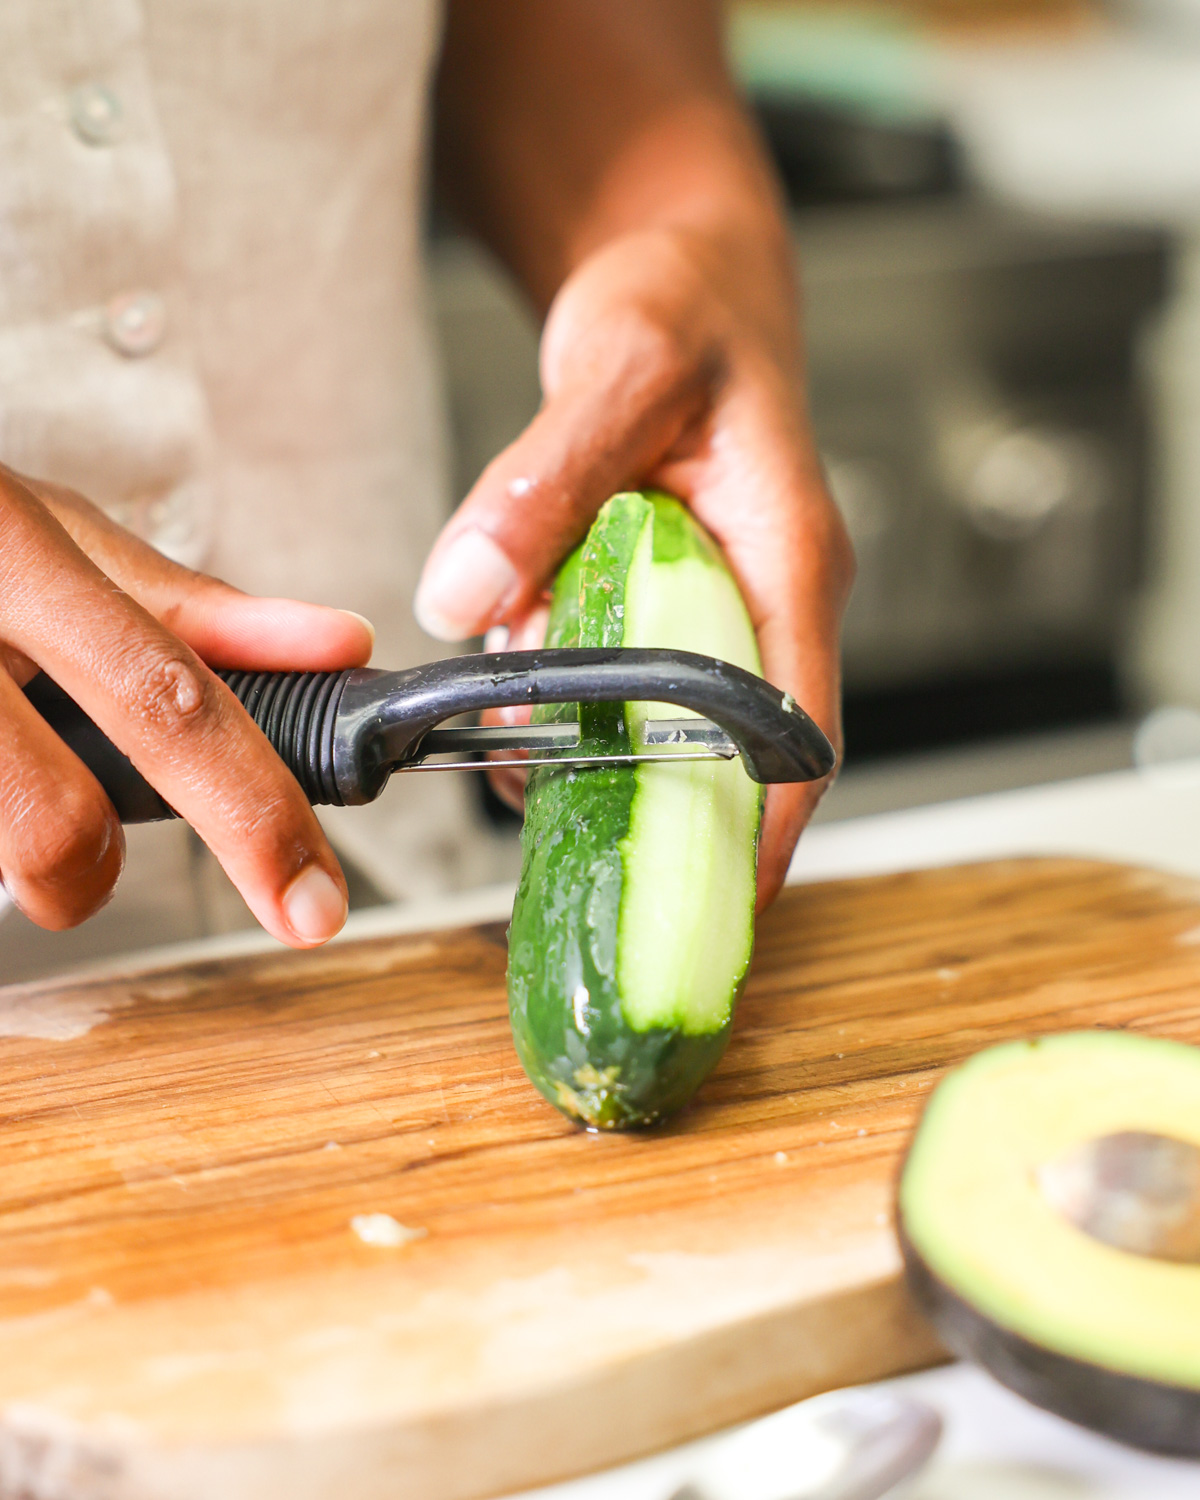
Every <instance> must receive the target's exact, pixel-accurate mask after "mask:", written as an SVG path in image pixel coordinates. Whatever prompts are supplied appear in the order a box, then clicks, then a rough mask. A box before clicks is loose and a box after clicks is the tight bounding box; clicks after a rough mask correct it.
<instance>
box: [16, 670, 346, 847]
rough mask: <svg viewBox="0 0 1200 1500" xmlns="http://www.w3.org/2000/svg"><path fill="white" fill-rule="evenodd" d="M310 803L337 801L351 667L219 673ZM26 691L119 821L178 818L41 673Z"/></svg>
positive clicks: (67, 698) (340, 799)
mask: <svg viewBox="0 0 1200 1500" xmlns="http://www.w3.org/2000/svg"><path fill="white" fill-rule="evenodd" d="M218 676H220V677H221V679H222V681H224V682H225V683H226V684H227V685H228V687H229V688H230V689H231V690H232V691H233V693H234V696H235V697H236V698H237V699H238V700H239V701H240V703H241V704H242V706H243V707H244V708H245V709H246V711H247V712H248V713H249V714H250V717H251V718H252V719H253V720H254V722H255V723H256V724H257V725H258V727H259V728H260V729H261V730H262V731H263V733H264V734H265V735H266V737H267V739H268V740H270V742H271V745H272V747H273V748H274V750H275V752H276V753H277V754H278V755H279V757H280V759H281V760H282V761H283V762H284V764H285V765H286V766H287V768H288V770H289V771H291V773H292V775H293V776H294V777H295V778H296V780H297V781H298V782H299V783H300V785H301V787H302V788H303V790H304V795H305V796H306V797H307V798H308V800H309V801H310V802H312V803H314V804H320V803H324V804H327V805H328V804H333V805H334V806H336V807H341V806H342V804H343V802H344V801H345V799H344V798H343V796H342V794H341V792H340V791H339V790H338V785H337V781H336V779H335V777H334V771H333V766H334V724H335V721H336V718H337V709H338V703H339V702H340V701H341V697H342V691H343V689H344V688H345V685H346V679H347V678H348V677H349V676H351V673H350V672H221V673H218ZM25 696H26V697H27V698H28V699H29V701H30V703H32V704H33V706H34V708H36V709H37V711H38V712H39V713H40V714H41V715H42V717H43V718H44V719H45V720H46V722H47V724H49V725H50V727H51V729H53V730H54V731H55V733H56V734H58V735H59V736H60V737H61V738H62V739H63V740H64V741H65V742H66V743H67V744H68V745H69V746H70V747H71V749H72V750H73V751H74V752H75V754H76V755H77V756H78V757H79V758H80V760H81V761H83V763H84V765H85V766H87V767H88V769H89V770H90V771H91V772H92V774H93V775H94V776H95V777H96V780H97V781H99V783H100V785H101V786H102V787H103V788H104V790H105V792H106V793H107V795H108V798H109V800H110V801H111V802H112V805H113V807H114V808H116V811H117V816H118V817H119V818H120V819H121V821H122V823H153V822H157V821H159V820H161V819H164V818H173V817H175V812H174V810H173V809H172V808H170V807H168V805H167V804H166V802H164V801H163V799H162V798H161V797H160V796H159V794H158V793H157V792H156V791H155V790H154V788H153V787H152V786H151V785H150V783H149V782H148V781H147V780H146V779H145V777H144V776H142V774H141V772H140V771H138V769H137V768H136V767H135V766H134V765H133V763H132V762H131V761H130V760H129V759H128V757H126V756H124V755H122V754H121V752H120V751H119V750H118V749H117V747H116V746H115V745H114V744H113V743H112V741H111V740H109V739H108V738H107V737H106V736H105V735H104V734H103V733H102V732H101V731H100V730H99V729H98V728H97V727H96V725H95V724H94V723H93V722H92V721H91V719H90V718H88V716H87V714H85V713H84V711H83V709H81V708H80V707H79V705H78V704H77V703H76V702H75V700H74V699H73V698H70V697H69V696H68V695H67V694H66V693H64V692H63V690H62V689H61V688H60V687H59V686H58V685H57V684H56V683H54V682H52V681H51V680H50V678H48V677H46V676H45V675H39V676H37V677H35V678H34V679H33V681H32V682H31V683H30V684H29V685H28V687H26V689H25Z"/></svg>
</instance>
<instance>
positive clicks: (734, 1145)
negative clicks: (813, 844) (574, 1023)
mask: <svg viewBox="0 0 1200 1500" xmlns="http://www.w3.org/2000/svg"><path fill="white" fill-rule="evenodd" d="M504 961H505V946H504V932H503V928H502V927H501V926H495V927H477V928H468V929H465V930H460V931H454V932H438V933H431V934H422V935H416V936H412V935H410V936H405V937H392V938H386V939H381V940H374V941H370V942H361V943H357V944H350V943H347V944H344V945H342V946H340V947H339V946H335V947H333V948H331V949H327V950H325V951H324V952H322V953H319V954H309V955H296V954H289V953H272V954H269V955H260V956H257V957H249V958H242V959H238V960H232V959H231V960H225V961H222V962H212V963H207V964H196V965H193V966H188V967H182V968H173V969H169V970H162V971H157V972H152V973H149V974H142V975H140V976H133V977H128V978H126V979H124V980H121V979H110V980H106V981H102V980H94V981H88V982H75V983H58V984H49V985H42V986H24V987H19V988H9V989H6V990H0V1034H3V1036H4V1038H5V1040H4V1041H3V1044H2V1052H0V1496H3V1497H18V1496H19V1497H21V1500H334V1497H337V1500H344V1497H354V1500H384V1497H387V1500H397V1497H400V1496H403V1497H412V1500H460V1497H468V1496H474V1495H480V1494H485V1493H495V1492H497V1491H502V1490H505V1489H513V1488H517V1487H520V1486H525V1485H528V1484H532V1483H535V1482H540V1481H543V1480H548V1479H551V1478H555V1477H559V1476H562V1475H565V1474H568V1473H572V1472H579V1471H582V1470H584V1469H586V1468H588V1467H594V1466H598V1465H602V1464H607V1463H612V1462H615V1461H617V1460H619V1459H622V1458H626V1457H630V1456H632V1455H635V1454H638V1453H642V1452H646V1451H649V1450H651V1449H653V1448H655V1447H658V1446H662V1445H664V1444H666V1443H669V1442H673V1441H676V1440H679V1439H682V1438H685V1437H688V1436H691V1435H694V1434H697V1433H699V1432H701V1431H705V1430H709V1429H711V1428H713V1427H715V1426H718V1425H721V1424H725V1423H729V1422H732V1421H734V1420H737V1419H740V1418H743V1417H747V1416H750V1415H752V1414H753V1413H756V1412H761V1411H764V1410H767V1409H769V1408H771V1407H774V1406H777V1405H780V1404H782V1403H784V1402H787V1401H790V1400H793V1399H796V1398H799V1397H801V1396H804V1395H806V1394H809V1393H812V1392H815V1391H819V1390H821V1389H824V1388H828V1387H830V1386H833V1385H839V1384H844V1383H848V1382H853V1381H859V1380H865V1379H870V1378H874V1377H880V1376H884V1375H888V1374H891V1373H894V1372H897V1371H900V1370H903V1369H907V1368H911V1367H914V1366H917V1365H921V1364H927V1363H930V1362H932V1361H934V1360H935V1359H937V1358H938V1357H939V1350H938V1347H937V1345H936V1343H935V1342H934V1340H933V1338H932V1336H931V1335H930V1334H929V1332H928V1331H927V1330H926V1329H925V1327H924V1326H923V1325H922V1324H921V1323H920V1321H919V1320H918V1319H917V1317H916V1316H915V1314H914V1313H912V1312H911V1311H910V1309H909V1307H908V1305H907V1303H906V1301H905V1298H904V1296H903V1293H902V1290H901V1286H900V1282H899V1279H898V1271H899V1262H898V1256H897V1251H896V1246H895V1243H894V1240H893V1235H892V1230H891V1228H890V1224H889V1213H890V1203H891V1196H892V1191H893V1182H894V1178H895V1174H896V1170H897V1166H898V1163H899V1161H900V1157H901V1153H902V1151H903V1149H904V1145H905V1142H906V1140H907V1138H908V1135H909V1132H910V1130H911V1128H912V1125H913V1122H914V1120H915V1118H916V1116H917V1113H918V1111H919V1109H920V1107H921V1104H922V1102H923V1100H924V1099H925V1097H926V1095H927V1094H928V1091H929V1088H930V1086H931V1084H932V1083H933V1082H934V1081H935V1079H936V1078H937V1077H938V1075H939V1074H940V1072H941V1071H942V1070H943V1069H944V1068H945V1067H946V1066H947V1065H948V1064H950V1063H954V1062H957V1061H958V1060H959V1059H960V1058H963V1057H965V1056H967V1055H968V1054H969V1053H971V1052H973V1051H974V1050H975V1049H977V1048H979V1047H982V1046H984V1045H986V1044H988V1043H990V1042H992V1041H996V1040H998V1039H1000V1038H1003V1037H1011V1036H1020V1035H1029V1034H1034V1033H1040V1032H1046V1031H1052V1030H1059V1029H1065V1028H1070V1027H1079V1026H1132V1027H1136V1028H1137V1029H1139V1030H1146V1031H1150V1032H1154V1033H1157V1034H1160V1035H1165V1036H1173V1037H1177V1038H1181V1039H1184V1040H1189V1041H1193V1042H1200V887H1197V886H1196V885H1195V884H1193V883H1191V882H1186V881H1182V880H1180V879H1179V878H1176V877H1169V876H1165V875H1159V874H1153V873H1150V872H1147V871H1141V870H1133V869H1128V868H1125V867H1121V866H1111V865H1101V864H1087V863H1080V862H1069V861H1010V862H1007V863H1003V864H991V865H980V866H974V867H968V868H962V869H956V870H940V871H931V872H925V873H920V874H913V875H904V876H894V877H888V878H884V879H870V880H860V881H849V882H842V883H839V884H835V885H825V886H806V887H799V888H797V889H794V890H790V891H788V892H787V893H786V894H785V895H784V896H783V898H782V899H781V900H780V901H779V903H778V904H777V905H776V906H775V908H774V909H773V910H772V911H771V912H770V913H769V915H768V916H767V917H766V918H765V920H764V921H763V922H762V924H761V930H760V936H759V945H758V954H757V957H756V960H755V967H754V973H753V977H752V979H751V982H750V986H749V989H748V991H747V994H746V996H745V999H744V1001H743V1002H742V1006H741V1010H740V1012H739V1016H738V1023H737V1029H736V1033H735V1036H734V1040H733V1042H732V1045H731V1046H730V1049H729V1052H728V1054H727V1056H726V1058H725V1060H724V1062H723V1063H722V1065H721V1067H720V1069H719V1070H718V1072H717V1073H716V1074H715V1075H714V1077H713V1078H712V1079H711V1080H710V1082H709V1083H708V1085H707V1086H706V1087H705V1089H704V1090H703V1092H702V1095H701V1097H700V1100H699V1101H698V1102H697V1103H696V1105H695V1106H694V1107H693V1108H692V1109H691V1110H690V1111H688V1112H687V1113H686V1114H685V1115H684V1116H683V1117H682V1118H681V1119H679V1120H678V1121H677V1122H676V1123H675V1124H673V1125H671V1126H669V1127H667V1128H665V1129H661V1130H658V1131H656V1132H653V1133H648V1134H643V1135H640V1136H623V1137H621V1136H596V1135H586V1134H582V1133H580V1132H579V1131H577V1130H575V1129H573V1128H572V1127H571V1126H570V1125H568V1124H567V1122H566V1121H565V1120H563V1119H562V1118H560V1117H559V1116H558V1115H557V1114H556V1113H555V1112H554V1111H553V1110H552V1109H550V1107H549V1106H548V1105H546V1104H545V1103H543V1101H542V1100H541V1099H540V1098H539V1097H538V1096H537V1095H536V1094H535V1093H534V1092H533V1090H532V1089H531V1088H530V1086H529V1085H528V1084H527V1083H526V1081H525V1079H524V1076H523V1075H522V1073H521V1070H520V1067H519V1066H518V1064H517V1061H516V1058H515V1056H514V1055H513V1052H512V1049H511V1046H510V1043H509V1039H508V1024H507V1018H506V1013H505V999H504ZM374 1214H386V1215H389V1216H391V1218H392V1219H393V1220H395V1221H396V1223H397V1224H399V1225H403V1226H406V1227H407V1228H409V1229H413V1230H417V1231H419V1232H420V1234H419V1237H413V1238H411V1239H409V1240H408V1241H407V1242H406V1243H403V1244H396V1245H386V1244H384V1245H380V1244H370V1243H365V1242H364V1241H363V1239H362V1238H360V1236H359V1235H358V1234H357V1233H356V1232H355V1230H354V1229H353V1227H352V1221H353V1220H355V1219H356V1217H357V1216H360V1215H374ZM369 1222H374V1221H369ZM385 1227H386V1221H385Z"/></svg>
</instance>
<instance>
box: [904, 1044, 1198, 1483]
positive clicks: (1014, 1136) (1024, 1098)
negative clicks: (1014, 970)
mask: <svg viewBox="0 0 1200 1500" xmlns="http://www.w3.org/2000/svg"><path fill="white" fill-rule="evenodd" d="M1121 1131H1147V1132H1151V1133H1155V1134H1159V1135H1166V1136H1173V1137H1176V1138H1178V1139H1181V1140H1184V1141H1190V1142H1192V1143H1193V1144H1196V1145H1198V1146H1200V1048H1195V1047H1188V1046H1185V1045H1183V1044H1181V1043H1178V1042H1169V1041H1163V1040H1159V1039H1156V1038H1152V1037H1146V1036H1138V1035H1134V1034H1132V1033H1129V1032H1118V1031H1084V1032H1067V1033H1063V1034H1061V1035H1058V1036H1050V1037H1044V1038H1041V1039H1040V1040H1035V1041H1023V1042H1012V1043H1006V1044H1004V1045H1002V1046H999V1047H992V1048H989V1049H988V1050H987V1051H985V1052H981V1053H979V1054H978V1055H977V1056H975V1057H973V1058H972V1059H971V1060H970V1061H969V1062H967V1063H965V1064H964V1065H963V1066H962V1067H960V1068H957V1069H956V1070H955V1071H954V1072H952V1073H950V1074H949V1075H948V1076H947V1077H946V1078H945V1079H944V1080H943V1082H942V1083H941V1084H940V1085H939V1087H938V1088H937V1089H936V1091H935V1092H934V1094H933V1096H932V1098H931V1099H930V1101H929V1104H928V1106H927V1107H926V1110H925V1113H924V1116H923V1117H922V1120H921V1123H920V1125H919V1126H918V1129H917V1132H916V1135H915V1136H914V1138H913V1142H912V1145H911V1147H910V1149H909V1153H908V1157H907V1160H906V1161H905V1164H904V1168H903V1172H902V1174H901V1178H900V1189H899V1198H898V1213H897V1216H898V1220H899V1231H900V1241H901V1246H902V1249H903V1252H904V1260H905V1268H906V1273H907V1278H908V1283H909V1286H910V1288H911V1290H912V1292H913V1294H914V1295H915V1297H916V1300H917V1302H918V1304H919V1305H920V1306H921V1307H922V1309H923V1310H924V1311H925V1313H926V1314H927V1316H928V1317H929V1318H930V1320H931V1321H932V1322H933V1324H934V1326H935V1327H936V1328H937V1330H938V1332H939V1334H940V1335H941V1337H942V1339H943V1340H944V1342H945V1343H946V1345H947V1346H948V1347H949V1348H950V1349H951V1350H953V1352H954V1353H956V1354H959V1355H962V1356H963V1357H964V1358H966V1359H970V1360H974V1361H975V1362H976V1363H977V1364H980V1365H983V1366H984V1367H985V1368H986V1369H987V1370H989V1371H990V1372H991V1373H992V1374H993V1375H994V1376H995V1377H996V1378H997V1379H998V1380H999V1381H1001V1382H1002V1383H1003V1384H1004V1385H1007V1386H1008V1387H1010V1389H1012V1390H1014V1391H1016V1392H1017V1393H1018V1394H1019V1395H1021V1396H1024V1397H1026V1398H1027V1399H1028V1400H1030V1401H1032V1402H1034V1403H1036V1404H1037V1405H1038V1406H1041V1407H1045V1408H1046V1409H1047V1410H1049V1411H1052V1412H1056V1413H1058V1415H1059V1416H1063V1417H1066V1418H1068V1419H1069V1420H1070V1421H1073V1422H1078V1423H1080V1424H1081V1425H1082V1426H1084V1427H1090V1428H1093V1429H1095V1430H1096V1431H1098V1432H1102V1433H1105V1434H1106V1435H1107V1436H1109V1437H1114V1438H1117V1439H1119V1440H1120V1441H1122V1442H1125V1443H1129V1444H1131V1445H1133V1446H1134V1447H1138V1448H1145V1449H1148V1450H1149V1451H1151V1452H1155V1453H1164V1454H1173V1455H1176V1456H1185V1457H1200V1264H1197V1263H1191V1264H1187V1263H1180V1262H1173V1261H1166V1260H1159V1259H1154V1258H1151V1257H1149V1256H1146V1255H1138V1254H1131V1253H1130V1252H1128V1251H1124V1250H1119V1249H1115V1248H1113V1247H1112V1246H1110V1245H1107V1244H1103V1243H1101V1242H1100V1241H1099V1240H1096V1239H1093V1238H1091V1236H1089V1235H1088V1234H1086V1233H1085V1232H1084V1231H1083V1230H1081V1229H1078V1228H1076V1227H1075V1226H1074V1225H1073V1224H1072V1223H1071V1222H1069V1220H1068V1219H1067V1218H1066V1217H1065V1216H1064V1215H1063V1214H1061V1213H1060V1212H1059V1211H1058V1209H1056V1208H1055V1207H1053V1206H1052V1205H1051V1204H1050V1203H1049V1202H1048V1201H1047V1199H1046V1198H1045V1196H1044V1195H1043V1193H1042V1190H1041V1188H1040V1186H1039V1182H1038V1175H1037V1174H1038V1172H1039V1169H1040V1168H1042V1167H1043V1166H1044V1165H1045V1164H1046V1163H1048V1162H1051V1161H1054V1160H1056V1159H1058V1158H1060V1157H1061V1156H1062V1155H1063V1154H1065V1153H1066V1152H1069V1151H1071V1150H1073V1149H1078V1148H1079V1147H1081V1146H1083V1145H1084V1144H1085V1143H1086V1142H1088V1141H1091V1140H1095V1139H1097V1138H1099V1137H1101V1136H1105V1135H1109V1134H1114V1133H1117V1132H1121Z"/></svg>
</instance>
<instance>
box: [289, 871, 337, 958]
mask: <svg viewBox="0 0 1200 1500" xmlns="http://www.w3.org/2000/svg"><path fill="white" fill-rule="evenodd" d="M283 914H284V917H285V918H286V919H287V924H288V926H289V927H290V928H291V929H292V931H293V932H294V933H295V934H296V936H297V937H298V938H299V939H300V941H301V942H303V943H326V942H328V941H329V939H330V938H331V937H333V936H334V935H335V934H336V933H339V932H341V930H342V927H343V926H344V925H345V921H346V898H345V896H343V895H342V892H341V888H340V887H339V886H338V884H337V882H336V881H335V880H334V878H333V877H332V875H329V874H327V873H326V872H325V871H324V870H323V869H322V868H321V867H320V865H309V867H308V868H307V869H306V870H301V872H300V874H299V875H297V876H296V878H295V880H293V881H292V883H291V885H289V886H288V888H287V890H286V892H285V893H284V897H283Z"/></svg>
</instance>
